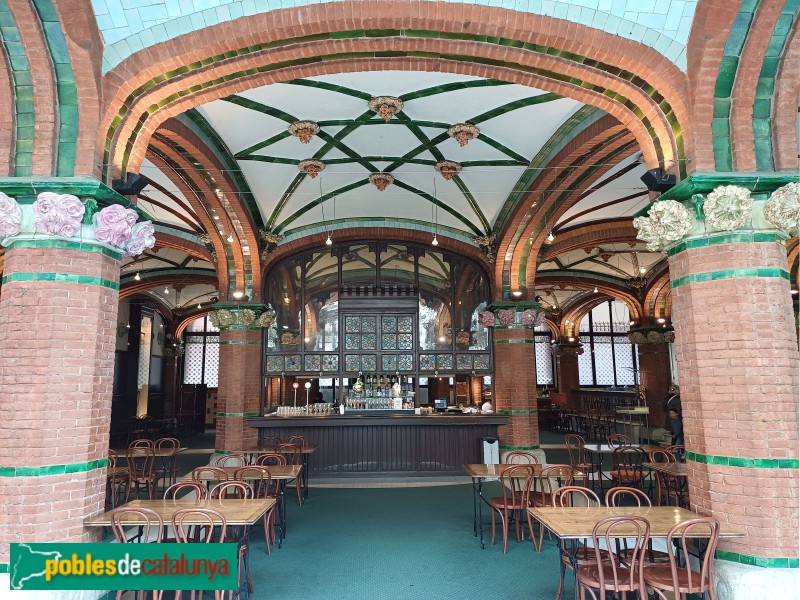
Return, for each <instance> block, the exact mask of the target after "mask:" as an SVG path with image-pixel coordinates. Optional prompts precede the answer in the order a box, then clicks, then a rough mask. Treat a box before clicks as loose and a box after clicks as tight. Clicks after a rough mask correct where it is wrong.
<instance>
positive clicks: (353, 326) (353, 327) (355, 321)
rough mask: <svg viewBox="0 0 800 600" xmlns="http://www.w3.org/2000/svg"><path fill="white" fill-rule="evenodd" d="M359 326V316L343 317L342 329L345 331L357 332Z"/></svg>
mask: <svg viewBox="0 0 800 600" xmlns="http://www.w3.org/2000/svg"><path fill="white" fill-rule="evenodd" d="M360 328H361V318H360V317H345V318H344V330H345V332H346V333H358V331H359V330H360Z"/></svg>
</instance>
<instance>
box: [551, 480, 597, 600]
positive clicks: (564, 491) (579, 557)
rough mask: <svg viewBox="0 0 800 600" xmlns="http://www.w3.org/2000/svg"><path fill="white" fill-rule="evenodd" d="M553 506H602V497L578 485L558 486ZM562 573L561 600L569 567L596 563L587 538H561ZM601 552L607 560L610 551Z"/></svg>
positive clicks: (558, 598) (557, 596) (559, 599)
mask: <svg viewBox="0 0 800 600" xmlns="http://www.w3.org/2000/svg"><path fill="white" fill-rule="evenodd" d="M553 506H554V507H556V508H558V507H569V508H575V507H581V506H585V507H587V509H588V508H596V507H599V506H602V504H601V503H600V498H598V497H597V494H595V493H594V492H593V491H592V490H590V489H589V488H586V487H581V486H578V485H565V486H562V487H560V488H558V489H557V490H556V491H555V493H554V494H553ZM560 549H561V573H560V575H559V579H558V590H557V591H556V600H561V592H562V591H563V589H564V576H565V575H566V572H567V569H573V565H575V566H576V567H578V568H580V567H585V566H587V565H594V564H596V560H597V559H596V558H595V553H594V548H593V547H591V546H590V545H589V544H588V542H587V540H582V541H581V540H561V542H560ZM600 552H601V554H602V555H603V556H604V559H603V560H605V559H606V558H607V556H606V555H607V554H608V552H607V551H606V550H601V551H600Z"/></svg>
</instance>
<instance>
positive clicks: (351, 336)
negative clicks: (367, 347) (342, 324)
mask: <svg viewBox="0 0 800 600" xmlns="http://www.w3.org/2000/svg"><path fill="white" fill-rule="evenodd" d="M360 342H361V336H360V335H358V334H357V333H347V334H345V336H344V349H345V350H358V349H359V348H361V344H360Z"/></svg>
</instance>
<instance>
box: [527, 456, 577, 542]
mask: <svg viewBox="0 0 800 600" xmlns="http://www.w3.org/2000/svg"><path fill="white" fill-rule="evenodd" d="M574 480H575V469H573V468H572V467H571V466H570V465H549V466H547V467H543V468H542V470H541V472H540V473H539V475H537V476H536V477H535V478H534V485H533V487H532V488H531V494H530V504H531V506H539V507H547V506H552V505H553V494H554V493H555V492H556V490H557V489H558V488H560V487H562V486H567V485H572V484H573V481H574ZM528 528H529V529H530V530H531V540H532V541H533V548H534V550H536V552H540V551H541V549H542V540H543V539H544V527H543V526H542V525H541V523H540V524H539V543H538V544H537V543H536V538H535V537H534V534H533V518H532V517H531V518H529V519H528Z"/></svg>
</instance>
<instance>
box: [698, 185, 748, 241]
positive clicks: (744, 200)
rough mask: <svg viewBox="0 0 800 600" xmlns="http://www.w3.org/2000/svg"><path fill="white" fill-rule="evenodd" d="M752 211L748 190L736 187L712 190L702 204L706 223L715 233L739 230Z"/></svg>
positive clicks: (721, 187)
mask: <svg viewBox="0 0 800 600" xmlns="http://www.w3.org/2000/svg"><path fill="white" fill-rule="evenodd" d="M752 211H753V199H752V198H751V197H750V190H748V189H747V188H743V187H739V186H738V185H721V186H719V187H717V188H714V191H712V192H711V193H710V194H709V195H708V196H707V197H706V201H705V203H703V212H704V213H705V216H706V223H708V224H709V225H711V227H713V228H714V229H715V230H717V231H733V230H734V229H741V228H742V227H744V226H745V225H746V224H747V223H748V222H749V221H750V217H751V215H752Z"/></svg>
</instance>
